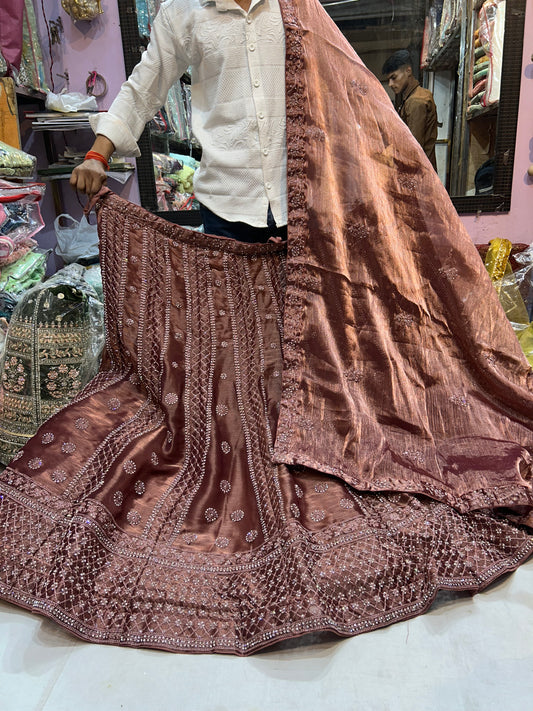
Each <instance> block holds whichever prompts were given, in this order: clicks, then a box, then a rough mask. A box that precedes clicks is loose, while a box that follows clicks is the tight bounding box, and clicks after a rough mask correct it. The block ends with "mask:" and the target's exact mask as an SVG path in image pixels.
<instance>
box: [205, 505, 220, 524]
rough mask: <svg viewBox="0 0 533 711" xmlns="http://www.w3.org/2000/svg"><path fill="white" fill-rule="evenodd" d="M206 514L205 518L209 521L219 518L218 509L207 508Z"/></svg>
mask: <svg viewBox="0 0 533 711" xmlns="http://www.w3.org/2000/svg"><path fill="white" fill-rule="evenodd" d="M204 516H205V520H206V521H207V522H208V523H213V521H216V520H217V518H218V511H217V510H216V509H211V508H209V509H206V510H205V514H204Z"/></svg>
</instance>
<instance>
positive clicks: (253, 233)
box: [200, 205, 287, 242]
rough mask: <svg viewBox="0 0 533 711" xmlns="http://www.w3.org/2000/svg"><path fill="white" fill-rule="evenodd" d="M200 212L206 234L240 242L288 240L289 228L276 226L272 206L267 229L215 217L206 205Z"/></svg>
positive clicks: (201, 206)
mask: <svg viewBox="0 0 533 711" xmlns="http://www.w3.org/2000/svg"><path fill="white" fill-rule="evenodd" d="M200 212H201V214H202V220H203V223H204V232H205V233H206V234H209V235H218V236H219V237H231V238H233V239H236V240H238V241H239V242H268V240H269V238H270V237H281V239H282V240H286V239H287V226H286V225H284V226H283V227H278V226H277V225H276V223H275V221H274V216H273V215H272V210H271V209H270V205H269V207H268V213H267V225H268V226H267V227H252V226H251V225H248V224H246V222H230V221H229V220H225V219H224V218H223V217H219V216H218V215H215V213H214V212H211V210H209V208H207V207H205V205H200Z"/></svg>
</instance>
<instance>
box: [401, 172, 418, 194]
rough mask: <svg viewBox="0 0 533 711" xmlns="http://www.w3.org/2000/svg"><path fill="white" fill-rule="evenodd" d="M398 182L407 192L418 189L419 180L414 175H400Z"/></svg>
mask: <svg viewBox="0 0 533 711" xmlns="http://www.w3.org/2000/svg"><path fill="white" fill-rule="evenodd" d="M398 182H399V183H400V185H401V186H402V188H404V189H405V190H409V191H410V192H414V191H415V190H416V187H417V180H416V178H415V177H414V176H412V175H402V174H400V175H399V177H398Z"/></svg>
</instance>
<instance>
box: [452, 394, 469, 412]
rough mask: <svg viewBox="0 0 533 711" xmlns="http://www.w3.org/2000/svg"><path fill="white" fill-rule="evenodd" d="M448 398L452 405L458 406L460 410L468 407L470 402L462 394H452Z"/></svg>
mask: <svg viewBox="0 0 533 711" xmlns="http://www.w3.org/2000/svg"><path fill="white" fill-rule="evenodd" d="M449 400H450V402H453V404H454V405H457V406H458V407H460V408H461V409H462V410H469V409H470V403H469V402H468V400H467V398H466V397H465V396H464V395H452V396H451V397H450V398H449Z"/></svg>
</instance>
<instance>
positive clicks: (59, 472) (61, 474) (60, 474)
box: [50, 469, 67, 484]
mask: <svg viewBox="0 0 533 711" xmlns="http://www.w3.org/2000/svg"><path fill="white" fill-rule="evenodd" d="M66 478H67V472H66V471H65V470H64V469H54V471H53V472H52V473H51V474H50V479H51V480H52V481H53V482H55V483H56V484H61V483H62V482H64V481H65V479H66Z"/></svg>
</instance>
